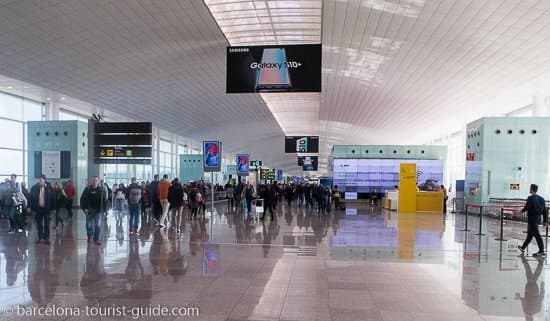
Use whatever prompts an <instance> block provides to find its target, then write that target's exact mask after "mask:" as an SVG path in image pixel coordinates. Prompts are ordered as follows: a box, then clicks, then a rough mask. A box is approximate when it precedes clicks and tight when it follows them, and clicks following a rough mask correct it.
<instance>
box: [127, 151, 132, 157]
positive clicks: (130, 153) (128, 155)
mask: <svg viewBox="0 0 550 321" xmlns="http://www.w3.org/2000/svg"><path fill="white" fill-rule="evenodd" d="M126 157H132V150H131V149H127V150H126Z"/></svg>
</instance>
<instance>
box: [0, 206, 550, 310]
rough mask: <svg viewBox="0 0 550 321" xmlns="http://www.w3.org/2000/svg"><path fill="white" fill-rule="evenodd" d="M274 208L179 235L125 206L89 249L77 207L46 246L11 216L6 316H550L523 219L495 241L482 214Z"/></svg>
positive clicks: (219, 212)
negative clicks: (162, 310) (192, 310)
mask: <svg viewBox="0 0 550 321" xmlns="http://www.w3.org/2000/svg"><path fill="white" fill-rule="evenodd" d="M276 213H277V218H276V219H275V220H274V221H271V220H269V219H267V220H266V221H265V222H264V223H261V222H260V223H257V222H255V221H253V220H250V219H248V218H246V217H245V216H243V215H242V214H239V213H233V211H229V210H228V209H227V207H226V206H225V204H223V203H222V204H219V205H218V206H217V208H216V211H215V212H214V215H210V213H207V214H206V218H205V219H200V220H199V219H197V220H188V219H185V220H184V222H183V223H182V225H183V226H182V233H181V235H180V236H179V237H177V236H176V234H175V233H174V232H173V231H170V230H168V231H164V230H159V229H156V228H155V227H154V226H153V224H152V223H151V222H150V220H148V219H146V220H144V221H143V223H144V224H143V227H142V229H141V230H140V236H139V237H137V238H130V237H129V236H128V233H127V232H128V229H127V215H125V213H122V214H120V213H116V212H115V213H109V215H108V219H107V221H106V223H105V224H104V225H105V229H104V230H105V231H104V232H105V233H104V242H103V244H102V245H101V246H96V245H88V244H87V241H86V231H85V227H84V215H83V214H82V213H78V215H76V217H75V218H73V220H72V221H66V223H65V227H64V228H63V229H57V230H53V229H52V231H51V241H52V242H51V245H49V246H48V245H44V244H35V239H36V231H35V230H34V226H32V225H31V227H30V231H28V232H27V233H21V234H16V235H8V234H7V228H8V226H7V222H5V221H3V222H2V224H1V226H0V252H1V254H0V319H1V320H31V319H32V320H42V319H44V320H76V319H78V320H80V319H82V320H89V319H101V320H111V319H112V320H120V319H121V318H125V319H131V316H126V317H120V316H117V315H114V313H115V312H114V310H111V311H110V312H105V314H107V315H104V316H101V317H95V318H89V317H87V316H85V315H83V314H80V315H78V314H75V313H73V314H72V315H71V314H69V313H68V312H62V311H61V312H60V313H58V314H57V316H51V315H50V316H46V317H39V316H37V315H36V316H31V314H24V313H23V310H22V309H23V308H32V307H44V306H50V307H52V306H56V307H58V308H59V307H65V308H78V309H79V311H84V310H83V309H85V308H86V307H88V308H89V307H117V306H125V307H157V306H160V307H168V308H172V307H178V308H185V307H196V308H198V310H199V315H198V316H188V315H187V316H186V315H185V314H183V315H182V314H181V311H180V314H170V316H165V317H162V319H163V320H213V321H216V320H308V321H309V320H339V321H340V320H342V321H343V320H349V321H357V320H381V321H407V320H418V321H420V320H442V321H443V320H444V321H453V320H457V321H458V320H460V321H462V320H491V321H492V320H495V321H496V320H498V321H500V320H548V319H550V312H549V307H550V297H548V296H547V294H546V288H545V287H546V284H550V282H548V280H547V279H548V278H549V276H550V274H549V273H547V267H548V265H547V261H546V260H538V259H535V258H531V257H530V256H529V255H527V254H526V255H525V256H518V252H517V250H516V248H515V247H516V246H517V244H519V242H520V239H522V238H523V237H525V234H524V232H523V231H524V230H525V225H524V224H522V223H508V224H506V225H505V228H504V236H505V238H507V241H504V242H499V241H496V240H495V238H496V237H497V236H498V233H499V231H500V225H499V222H498V220H494V219H486V220H484V221H483V224H482V232H483V233H484V234H485V235H484V236H477V235H474V234H475V233H477V231H478V227H479V225H478V224H479V219H478V217H475V216H473V217H470V219H469V222H468V224H469V227H470V229H471V231H469V232H467V231H461V230H462V229H463V227H464V224H465V220H464V215H461V214H457V215H455V214H448V215H447V217H443V216H441V215H435V214H422V213H417V214H401V215H397V213H395V212H389V211H385V210H381V209H379V208H368V209H363V210H354V209H347V210H346V211H339V212H335V211H333V212H332V213H330V214H321V215H318V214H317V213H312V212H311V210H309V209H299V208H296V207H295V206H293V207H292V208H291V209H289V208H288V207H286V206H279V208H278V209H277V212H276ZM184 216H186V215H184ZM529 251H530V253H532V252H534V251H535V244H534V242H533V244H532V247H531V248H529ZM17 308H19V312H18V310H17ZM36 311H37V310H35V312H33V313H35V314H38V312H36ZM96 311H101V310H96ZM105 311H106V310H105ZM27 312H28V311H27ZM58 312H59V311H58ZM184 312H185V310H184ZM28 313H30V312H28ZM185 313H188V312H185ZM60 314H63V315H61V316H60ZM98 314H100V313H99V312H97V313H96V314H94V316H95V315H98ZM159 319H161V318H160V317H158V316H156V315H147V313H144V315H142V316H141V317H140V318H139V320H159Z"/></svg>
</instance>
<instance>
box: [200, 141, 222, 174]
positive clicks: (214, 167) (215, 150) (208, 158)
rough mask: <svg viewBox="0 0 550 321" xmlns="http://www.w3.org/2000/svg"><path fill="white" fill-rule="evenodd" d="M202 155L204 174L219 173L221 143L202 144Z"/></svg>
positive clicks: (206, 142) (208, 142)
mask: <svg viewBox="0 0 550 321" xmlns="http://www.w3.org/2000/svg"><path fill="white" fill-rule="evenodd" d="M202 155H203V164H204V171H205V172H219V171H220V170H221V167H222V149H221V142H218V141H204V142H202Z"/></svg>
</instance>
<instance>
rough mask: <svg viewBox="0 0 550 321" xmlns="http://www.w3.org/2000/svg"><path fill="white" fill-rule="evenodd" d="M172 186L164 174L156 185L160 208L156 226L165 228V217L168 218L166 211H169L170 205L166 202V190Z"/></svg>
mask: <svg viewBox="0 0 550 321" xmlns="http://www.w3.org/2000/svg"><path fill="white" fill-rule="evenodd" d="M171 185H172V184H171V183H170V181H169V180H168V175H166V174H164V175H163V176H162V180H161V181H160V182H159V184H158V188H157V196H158V198H159V200H160V204H161V206H162V216H161V217H160V220H159V223H158V224H157V226H160V227H161V228H162V227H165V224H166V222H165V221H166V217H167V216H168V210H169V209H170V203H169V202H168V189H169V188H170V186H171Z"/></svg>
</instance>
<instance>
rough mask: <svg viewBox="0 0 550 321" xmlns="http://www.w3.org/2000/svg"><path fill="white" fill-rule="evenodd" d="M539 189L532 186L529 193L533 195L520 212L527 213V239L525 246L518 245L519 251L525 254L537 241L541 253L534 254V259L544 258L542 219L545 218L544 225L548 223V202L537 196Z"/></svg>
mask: <svg viewBox="0 0 550 321" xmlns="http://www.w3.org/2000/svg"><path fill="white" fill-rule="evenodd" d="M538 189H539V187H538V186H537V185H535V184H531V187H530V189H529V192H530V193H531V195H530V196H529V197H528V198H527V202H526V203H525V206H524V207H523V209H521V210H520V212H521V213H524V212H527V238H526V239H525V242H523V245H518V249H519V250H520V251H521V253H523V252H525V249H526V248H527V246H528V245H529V243H530V242H531V240H532V239H533V237H534V238H535V240H536V241H537V245H538V247H539V251H538V252H537V253H535V254H533V256H534V257H544V256H546V253H544V242H543V241H542V237H541V236H540V232H539V224H540V218H541V216H542V217H543V224H544V225H546V224H547V223H548V213H547V211H546V202H545V201H544V198H542V197H541V196H540V195H538V194H537V191H538Z"/></svg>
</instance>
